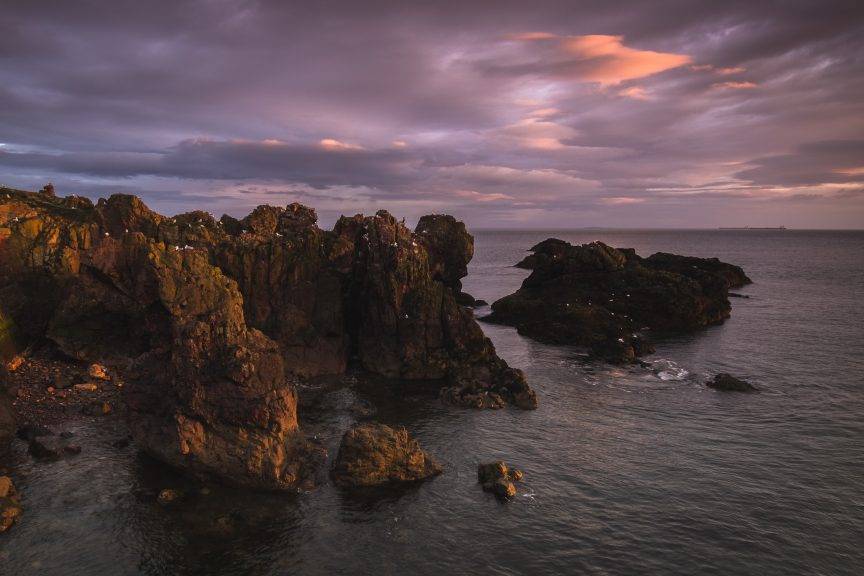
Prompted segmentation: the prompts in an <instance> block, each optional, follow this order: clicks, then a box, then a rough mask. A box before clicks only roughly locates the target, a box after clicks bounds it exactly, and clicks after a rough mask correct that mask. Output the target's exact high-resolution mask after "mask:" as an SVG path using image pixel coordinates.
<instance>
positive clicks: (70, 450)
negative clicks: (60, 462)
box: [27, 435, 81, 460]
mask: <svg viewBox="0 0 864 576" xmlns="http://www.w3.org/2000/svg"><path fill="white" fill-rule="evenodd" d="M27 452H29V453H30V455H31V456H33V457H34V458H38V459H40V460H56V459H58V458H61V457H62V456H66V455H69V456H74V455H77V454H80V453H81V447H80V446H78V445H76V444H70V443H69V439H68V438H63V437H61V436H55V435H52V436H37V437H36V438H33V439H32V440H30V442H29V443H28V445H27Z"/></svg>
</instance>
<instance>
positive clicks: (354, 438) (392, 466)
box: [333, 423, 442, 487]
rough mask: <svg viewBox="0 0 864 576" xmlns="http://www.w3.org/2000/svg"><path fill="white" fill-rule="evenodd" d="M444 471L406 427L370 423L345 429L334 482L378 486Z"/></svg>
mask: <svg viewBox="0 0 864 576" xmlns="http://www.w3.org/2000/svg"><path fill="white" fill-rule="evenodd" d="M441 472H442V468H441V466H440V465H439V464H438V463H437V462H435V460H434V459H432V457H431V456H429V454H427V453H426V452H424V451H423V450H422V449H421V448H420V444H418V443H417V441H416V440H414V439H412V438H411V437H410V436H409V435H408V432H407V431H406V430H405V429H404V428H400V429H398V430H396V429H393V428H391V427H389V426H385V425H384V424H378V423H368V424H360V425H357V426H355V427H354V428H351V429H350V430H348V431H347V432H345V435H344V436H343V437H342V444H341V445H340V447H339V455H338V456H337V458H336V462H335V464H334V467H333V481H334V482H335V483H336V484H337V485H339V486H346V487H356V486H376V485H380V484H386V483H389V482H414V481H417V480H424V479H426V478H430V477H432V476H437V475H438V474H440V473H441Z"/></svg>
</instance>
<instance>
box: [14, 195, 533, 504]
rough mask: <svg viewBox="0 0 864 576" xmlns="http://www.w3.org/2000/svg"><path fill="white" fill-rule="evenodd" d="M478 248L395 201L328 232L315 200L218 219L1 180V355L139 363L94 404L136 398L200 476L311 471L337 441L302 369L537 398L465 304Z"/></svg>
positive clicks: (455, 227)
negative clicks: (307, 399)
mask: <svg viewBox="0 0 864 576" xmlns="http://www.w3.org/2000/svg"><path fill="white" fill-rule="evenodd" d="M472 255H473V238H472V237H471V236H470V234H468V232H467V230H466V229H465V226H464V224H462V223H461V222H458V221H456V220H455V219H454V218H452V217H449V216H427V217H424V218H423V219H421V220H420V222H419V224H418V226H417V228H416V230H415V231H412V230H410V229H408V228H407V227H406V226H405V225H404V223H402V222H400V221H398V220H396V219H395V218H394V217H393V216H391V215H390V214H388V213H387V212H385V211H380V212H378V213H377V214H376V215H374V216H362V215H357V216H352V217H343V218H341V219H340V220H339V222H338V223H337V224H336V226H335V227H334V229H333V230H323V229H321V228H319V227H318V225H317V222H316V215H315V212H314V211H313V210H311V209H309V208H306V207H304V206H301V205H299V204H292V205H290V206H288V207H286V208H276V207H271V206H261V207H259V208H257V209H255V210H254V211H253V212H252V213H251V214H250V215H248V216H247V217H245V218H243V219H240V220H238V219H235V218H232V217H230V216H223V217H222V218H221V219H219V220H216V219H215V218H213V217H212V216H211V215H210V214H208V213H206V212H191V213H187V214H181V215H178V216H174V217H166V216H162V215H159V214H157V213H155V212H153V211H151V210H150V209H149V208H147V206H145V205H144V204H143V203H142V202H141V200H139V199H138V198H136V197H134V196H127V195H114V196H111V197H110V198H108V199H103V200H100V201H99V202H97V203H96V204H93V203H92V202H91V201H90V200H88V199H86V198H81V197H76V196H70V197H66V198H61V197H57V196H55V195H54V194H53V190H52V191H51V193H49V192H46V191H44V190H43V191H42V192H41V193H29V192H22V191H18V190H11V189H0V356H2V358H3V360H4V361H8V360H9V359H11V358H13V357H14V355H15V354H16V353H18V352H20V351H21V350H22V349H24V348H25V347H28V346H31V345H35V346H36V347H37V349H39V347H42V348H45V347H48V348H50V349H51V350H52V351H53V353H54V356H57V357H62V358H64V359H66V360H68V362H70V366H86V365H88V364H89V363H92V362H100V363H104V364H106V365H107V366H108V367H109V372H110V371H114V372H116V373H118V374H120V373H122V374H123V377H122V385H121V386H110V387H109V386H106V387H105V389H106V390H107V389H110V390H111V391H112V394H114V393H116V394H117V395H118V399H117V400H116V401H113V398H110V399H109V398H102V397H94V398H83V399H82V400H81V402H84V400H86V401H87V404H88V406H89V407H84V406H82V407H81V411H82V412H83V415H85V416H89V417H99V416H100V415H103V414H105V413H106V412H105V411H106V410H108V411H111V410H113V409H114V408H113V406H114V404H122V406H120V407H118V408H120V411H121V412H122V413H123V414H124V416H125V418H126V420H127V421H128V426H129V430H130V431H131V434H132V436H133V438H134V442H135V444H136V446H137V447H139V448H140V449H142V450H144V451H145V452H147V453H149V454H150V455H152V456H154V457H156V458H157V459H159V460H161V461H163V462H166V463H168V464H171V465H173V466H175V467H178V468H180V469H183V470H185V471H187V472H189V473H191V474H193V475H196V476H201V477H208V478H209V477H214V476H215V477H218V478H220V479H222V480H224V481H226V482H229V483H232V484H236V485H240V486H248V487H254V488H263V489H286V488H294V487H298V486H306V485H309V483H311V482H312V479H313V477H314V476H315V470H316V469H317V468H318V467H319V466H320V463H321V459H322V452H323V449H322V448H321V447H320V446H319V445H318V444H317V443H316V442H314V441H310V440H309V439H307V438H306V437H305V436H304V434H303V432H302V430H301V426H300V422H299V421H298V416H297V387H296V384H297V382H298V381H299V380H300V379H304V378H311V377H316V376H321V375H328V374H329V375H333V374H337V375H338V374H343V373H345V371H346V370H348V369H349V367H357V368H358V369H360V370H363V371H365V372H368V373H370V374H375V375H379V376H382V377H385V378H389V379H395V380H398V381H400V382H402V383H403V386H405V387H407V388H410V387H411V383H412V382H416V383H417V384H418V386H420V385H421V384H422V385H424V386H428V383H429V382H435V383H438V385H439V386H440V388H441V395H440V397H441V399H442V400H444V401H445V402H447V403H450V404H455V405H459V406H470V407H492V408H495V407H501V406H503V405H511V406H515V407H519V408H524V409H533V408H535V407H536V406H537V398H536V395H535V394H534V391H533V390H531V388H530V387H529V386H528V384H527V383H526V381H525V378H524V376H523V374H522V373H521V371H519V370H516V369H513V368H511V367H509V366H508V365H507V364H506V363H505V362H504V361H503V360H502V359H501V358H499V357H498V355H497V354H496V352H495V349H494V347H493V345H492V343H491V341H490V340H489V339H488V338H486V337H485V336H484V334H483V332H482V330H481V328H480V327H479V326H478V324H477V323H476V321H475V319H474V317H473V314H472V313H471V311H470V310H469V309H468V308H466V306H465V305H463V304H470V303H472V302H473V298H470V296H468V295H465V294H464V293H463V292H462V291H461V278H463V277H464V276H465V275H466V273H467V264H468V262H469V261H470V259H471V257H472ZM469 299H470V301H469ZM460 302H461V303H462V304H460ZM54 356H52V358H53V357H54ZM30 365H35V366H38V365H39V362H38V361H37V362H35V363H32V362H31V363H29V364H28V366H30ZM28 370H30V372H27V373H32V371H33V369H32V368H28ZM58 371H59V372H62V370H58ZM0 376H3V377H4V380H6V382H4V384H8V380H9V378H8V375H6V374H0ZM46 378H50V379H51V381H52V382H54V381H56V382H58V385H57V386H54V385H53V384H49V385H43V386H42V387H41V390H38V391H37V392H34V390H35V389H36V387H34V386H30V387H28V386H23V387H20V388H19V389H21V390H23V394H25V395H26V394H29V393H34V394H36V393H38V394H39V395H44V394H48V395H49V396H50V398H48V396H46V403H47V402H48V399H50V400H51V401H55V399H56V397H55V392H56V391H57V390H58V389H61V384H59V383H60V382H62V383H63V384H62V386H65V384H66V383H67V380H68V378H65V377H63V376H62V375H58V374H56V373H52V374H50V375H48V376H46ZM73 386H75V384H73ZM6 387H7V386H6V385H4V386H2V388H4V389H5V388H6ZM49 388H50V389H51V390H50V391H48V389H49ZM101 389H102V387H100V386H96V387H95V388H93V389H92V390H91V389H90V388H88V389H87V390H86V391H85V390H83V389H82V390H81V391H80V392H81V393H82V394H89V393H93V394H97V395H98V391H99V390H101ZM73 390H74V391H75V392H79V391H78V390H77V389H74V388H73ZM65 395H66V393H65V392H64V397H65ZM41 397H42V396H40V398H41ZM112 401H113V403H112ZM94 402H95V403H94ZM102 402H107V403H108V405H109V406H111V408H105V404H103V403H102ZM23 403H24V402H23V398H22V402H19V404H23ZM97 404H98V405H97ZM8 405H9V399H8V398H7V397H6V395H5V391H4V392H3V394H0V440H3V439H4V438H6V437H7V436H8V435H9V432H10V431H11V430H12V429H14V428H15V424H14V423H7V421H8V422H12V420H13V419H14V413H12V412H11V411H10V410H7V408H8V407H9V406H8ZM19 411H20V410H19ZM7 414H8V415H7Z"/></svg>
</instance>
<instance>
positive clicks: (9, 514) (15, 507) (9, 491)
mask: <svg viewBox="0 0 864 576" xmlns="http://www.w3.org/2000/svg"><path fill="white" fill-rule="evenodd" d="M22 511H23V510H22V508H21V498H20V496H19V495H18V492H17V491H16V490H15V484H13V483H12V479H11V478H10V477H9V476H0V533H2V532H6V531H7V530H8V529H9V528H11V527H12V525H13V524H14V523H15V522H17V521H18V519H19V517H20V516H21V513H22Z"/></svg>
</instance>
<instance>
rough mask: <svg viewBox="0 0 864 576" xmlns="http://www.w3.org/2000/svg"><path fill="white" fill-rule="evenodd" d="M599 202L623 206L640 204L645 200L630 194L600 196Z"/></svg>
mask: <svg viewBox="0 0 864 576" xmlns="http://www.w3.org/2000/svg"><path fill="white" fill-rule="evenodd" d="M600 202H602V203H603V204H606V205H609V206H624V205H627V204H641V203H642V202H645V199H644V198H634V197H632V196H612V197H610V198H601V199H600Z"/></svg>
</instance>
